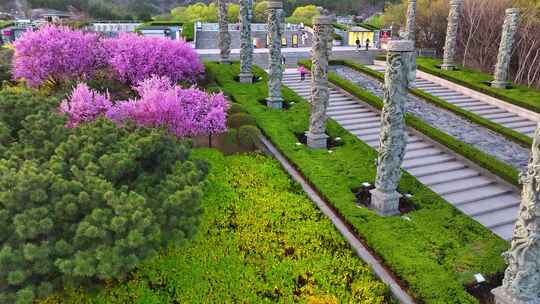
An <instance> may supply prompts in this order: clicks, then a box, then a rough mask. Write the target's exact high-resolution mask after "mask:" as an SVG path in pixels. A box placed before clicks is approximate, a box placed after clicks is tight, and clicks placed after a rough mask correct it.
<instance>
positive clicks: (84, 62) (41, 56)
mask: <svg viewBox="0 0 540 304" xmlns="http://www.w3.org/2000/svg"><path fill="white" fill-rule="evenodd" d="M14 46H15V57H14V78H15V79H20V78H22V79H25V80H26V81H27V82H28V84H29V85H30V86H33V87H37V86H40V85H41V84H43V83H44V82H45V81H47V80H55V81H62V80H71V79H76V80H81V79H88V78H91V77H92V76H93V75H94V74H95V72H96V71H97V70H98V69H100V68H103V67H104V66H105V64H106V59H105V57H106V53H105V49H104V48H103V46H102V44H101V42H100V41H99V39H98V37H97V36H96V35H95V34H88V33H83V32H81V31H75V30H71V29H70V28H68V27H63V26H58V27H57V26H52V25H47V26H44V27H42V28H40V29H39V30H38V31H28V32H26V33H24V34H23V35H22V37H20V38H19V39H17V41H15V43H14Z"/></svg>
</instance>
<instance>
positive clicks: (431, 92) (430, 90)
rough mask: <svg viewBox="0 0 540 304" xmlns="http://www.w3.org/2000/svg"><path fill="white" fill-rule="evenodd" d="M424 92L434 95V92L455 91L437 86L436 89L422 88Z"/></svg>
mask: <svg viewBox="0 0 540 304" xmlns="http://www.w3.org/2000/svg"><path fill="white" fill-rule="evenodd" d="M423 90H424V92H426V93H429V94H431V95H435V94H446V93H456V92H455V91H452V90H450V89H448V88H445V87H440V88H437V89H432V88H427V89H423Z"/></svg>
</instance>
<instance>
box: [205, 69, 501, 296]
mask: <svg viewBox="0 0 540 304" xmlns="http://www.w3.org/2000/svg"><path fill="white" fill-rule="evenodd" d="M206 68H207V69H206V70H207V74H208V76H209V79H211V80H215V81H217V83H218V84H219V85H220V86H221V87H222V89H223V90H224V92H225V93H226V94H228V95H229V96H230V97H231V98H232V99H233V100H234V101H236V102H238V103H240V104H241V105H242V106H244V107H245V109H247V111H248V112H249V113H250V114H251V115H253V116H254V117H255V118H256V119H257V123H258V125H259V127H260V128H261V129H262V130H263V132H264V133H265V134H266V135H267V136H268V137H269V138H270V139H271V140H272V142H273V143H274V144H275V145H276V146H277V147H278V148H279V149H280V150H281V152H282V153H284V154H285V155H286V156H287V157H288V158H289V160H290V161H292V162H293V163H294V164H295V165H296V167H297V168H298V169H299V170H300V171H301V172H302V174H303V175H304V176H306V177H307V178H308V179H309V181H310V182H311V183H312V184H313V185H314V186H315V187H316V188H317V189H318V190H319V192H320V193H321V194H322V195H323V196H324V197H325V198H326V199H327V201H329V202H330V203H331V204H332V205H333V206H334V208H335V209H336V210H337V211H338V212H339V213H340V214H341V215H342V216H343V217H344V218H345V219H346V220H347V221H348V222H349V223H350V224H351V225H352V226H353V227H354V228H355V229H356V230H357V231H358V232H359V234H360V235H361V237H362V238H363V240H364V241H365V242H366V243H367V244H368V245H369V246H370V248H371V249H372V250H373V251H374V252H375V253H376V254H378V255H379V257H381V258H382V260H383V261H384V262H385V264H386V265H387V266H389V267H390V268H391V269H392V270H393V271H394V273H395V274H397V275H398V276H399V277H400V278H401V279H402V280H403V281H404V282H405V284H407V285H408V287H409V290H410V292H411V294H413V295H414V296H416V297H417V298H419V299H421V300H422V301H423V302H424V303H441V304H442V303H444V304H451V303H456V304H457V303H460V304H462V303H477V300H476V299H475V298H473V297H472V296H470V295H469V294H468V293H467V292H466V291H465V288H464V287H463V285H464V284H466V283H470V282H472V281H473V275H474V274H475V273H482V274H484V275H485V276H487V277H489V276H491V275H494V274H497V273H500V272H502V271H503V270H504V268H505V267H504V261H503V259H502V257H501V253H502V252H503V251H504V250H505V249H506V248H507V246H508V244H507V243H506V242H504V241H503V240H501V239H500V238H498V237H497V236H495V235H493V234H492V233H491V232H490V231H489V230H487V229H486V228H484V227H483V226H481V225H480V224H478V223H477V222H475V221H473V220H472V219H470V218H469V217H467V216H465V215H463V214H462V213H461V212H460V211H458V210H456V209H455V208H454V207H452V206H451V205H450V204H449V203H447V202H446V201H444V200H443V199H442V198H441V197H440V196H438V195H437V194H435V193H433V192H432V191H430V190H429V189H428V188H426V187H425V186H423V185H422V184H421V183H420V182H418V181H417V180H416V179H415V178H414V177H413V176H411V175H409V174H404V176H403V178H402V180H401V183H400V187H399V188H400V191H401V192H403V193H412V194H413V195H414V198H413V200H414V203H415V204H416V206H417V210H416V211H414V212H412V213H410V214H408V216H409V217H410V218H411V221H408V220H405V219H403V218H400V217H387V218H383V217H379V216H378V215H376V214H375V213H373V212H371V211H369V210H367V209H364V208H358V207H356V205H355V197H354V195H353V193H352V192H351V188H353V187H357V186H359V185H360V183H361V182H364V181H370V182H373V180H374V178H375V173H376V167H375V161H376V156H377V155H376V152H375V150H373V149H372V148H370V147H369V146H367V145H366V144H364V143H363V142H361V141H359V140H358V139H357V138H356V137H354V136H353V135H351V134H350V133H348V132H347V131H346V130H344V129H343V128H341V127H340V126H339V125H338V124H337V123H335V122H334V121H329V124H328V133H329V135H330V136H332V137H337V136H339V137H341V138H342V139H343V142H344V145H342V146H340V147H337V148H334V149H333V153H328V152H327V151H320V150H319V151H316V150H310V149H307V148H305V147H304V146H298V145H297V144H296V142H297V141H298V139H297V137H296V135H295V134H296V133H303V132H305V131H306V130H307V126H308V119H309V104H308V103H307V102H305V100H303V99H301V98H300V97H298V96H297V95H296V94H294V93H293V92H292V91H291V90H289V89H284V90H283V93H284V96H285V101H286V103H287V104H291V102H292V101H294V102H295V104H294V105H292V106H291V107H290V108H289V109H288V110H286V111H284V110H271V109H268V108H266V107H265V106H264V105H262V104H261V102H262V101H263V100H264V98H265V96H267V88H266V74H265V73H264V72H263V71H262V70H260V69H257V71H256V73H257V74H258V75H261V76H264V77H265V78H264V79H263V81H261V82H258V83H256V84H239V83H238V82H236V81H235V80H234V77H235V76H237V75H238V73H239V66H238V65H237V64H235V65H232V66H224V65H219V64H216V63H207V64H206Z"/></svg>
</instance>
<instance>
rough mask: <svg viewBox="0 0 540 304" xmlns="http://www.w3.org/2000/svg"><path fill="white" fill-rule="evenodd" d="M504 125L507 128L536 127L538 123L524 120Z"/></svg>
mask: <svg viewBox="0 0 540 304" xmlns="http://www.w3.org/2000/svg"><path fill="white" fill-rule="evenodd" d="M503 125H504V126H505V127H507V128H518V127H531V126H536V122H534V121H532V120H526V119H523V120H521V121H516V122H511V123H506V124H503Z"/></svg>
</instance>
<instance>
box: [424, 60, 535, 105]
mask: <svg viewBox="0 0 540 304" xmlns="http://www.w3.org/2000/svg"><path fill="white" fill-rule="evenodd" d="M416 64H417V67H418V69H419V70H421V71H423V72H426V73H430V74H433V75H435V76H437V77H441V78H443V79H446V80H449V81H452V82H455V83H457V84H459V85H462V86H464V87H467V88H469V89H473V90H476V91H478V92H481V93H484V94H486V95H489V96H491V97H495V98H498V99H501V100H503V101H506V102H509V103H511V104H514V105H516V106H520V107H523V108H526V109H529V110H531V111H534V112H537V113H540V91H538V90H535V89H532V88H529V87H527V86H523V85H517V84H512V88H510V89H497V88H492V87H491V86H489V85H488V83H489V82H491V81H492V80H493V77H492V76H491V75H488V74H485V73H482V72H479V71H475V70H472V69H468V68H465V67H463V66H459V67H458V68H459V69H458V70H456V71H445V70H441V69H440V68H439V66H440V64H441V60H439V59H434V58H429V57H419V58H417V60H416Z"/></svg>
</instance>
